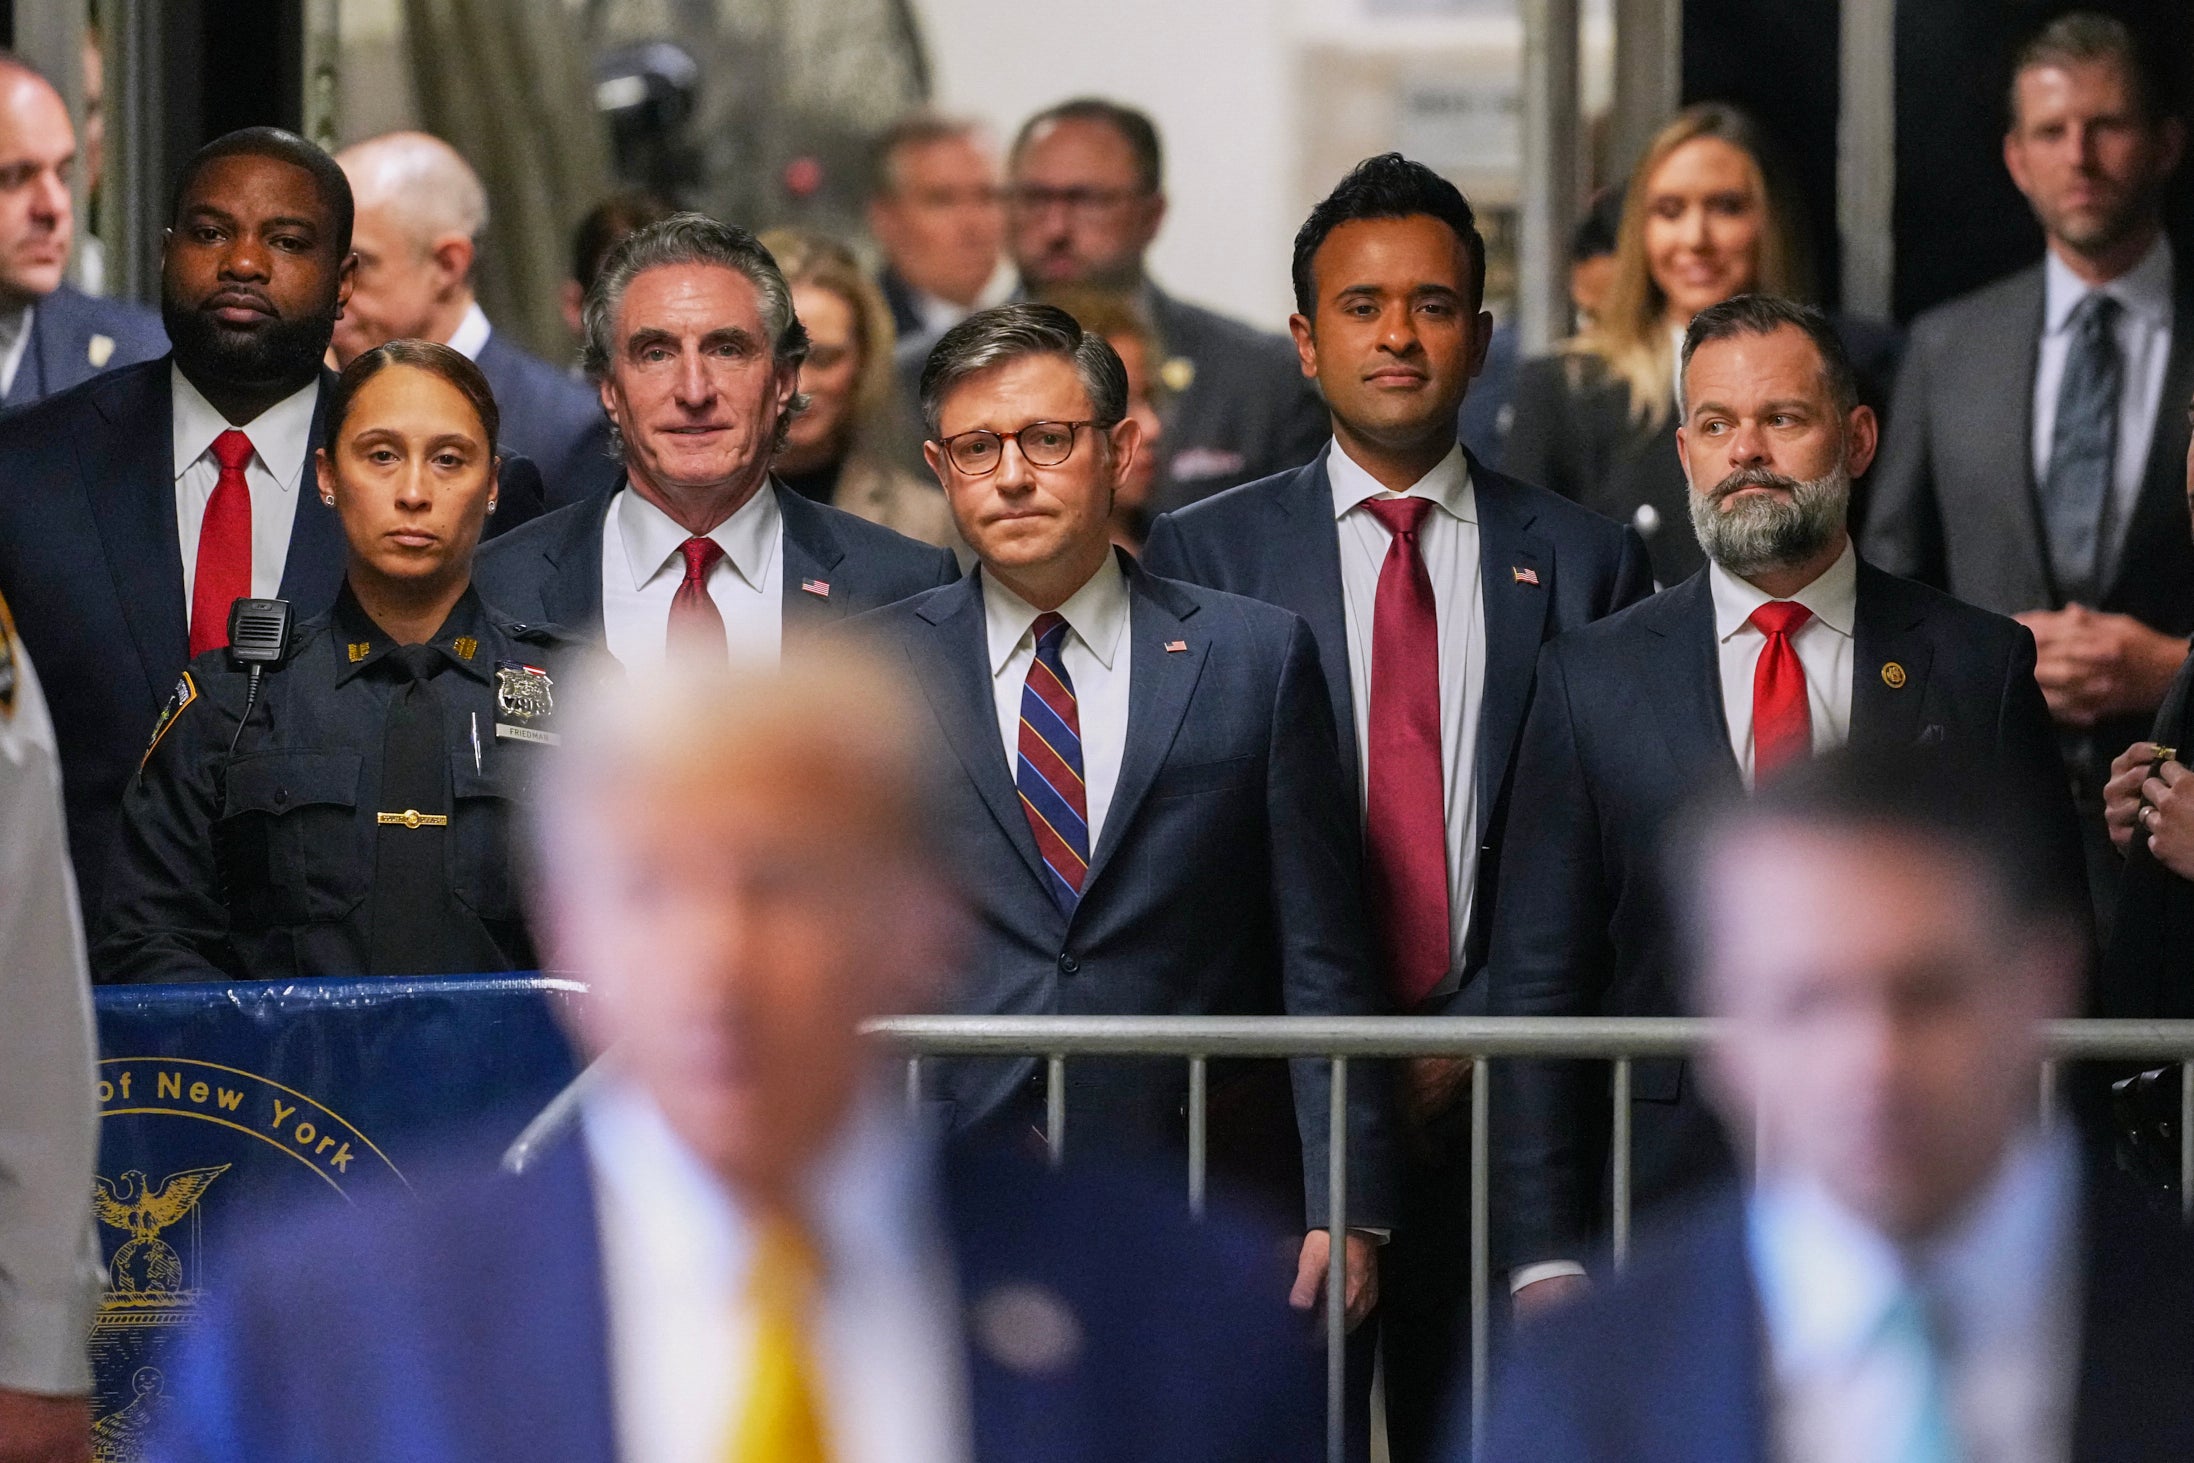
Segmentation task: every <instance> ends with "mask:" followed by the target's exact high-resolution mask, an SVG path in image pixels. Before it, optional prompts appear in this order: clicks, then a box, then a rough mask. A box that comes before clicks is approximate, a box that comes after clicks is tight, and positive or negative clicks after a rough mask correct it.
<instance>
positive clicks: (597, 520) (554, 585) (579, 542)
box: [541, 479, 625, 635]
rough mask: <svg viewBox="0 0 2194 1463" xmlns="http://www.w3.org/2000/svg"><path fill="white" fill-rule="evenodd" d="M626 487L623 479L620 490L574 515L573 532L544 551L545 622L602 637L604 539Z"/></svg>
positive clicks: (604, 496)
mask: <svg viewBox="0 0 2194 1463" xmlns="http://www.w3.org/2000/svg"><path fill="white" fill-rule="evenodd" d="M624 487H625V483H624V481H623V480H622V479H620V480H619V481H618V484H617V487H616V488H613V489H611V490H610V491H609V492H607V493H604V494H603V495H602V496H601V497H599V498H596V499H594V500H592V501H591V502H590V503H589V504H588V505H587V506H586V507H585V508H583V509H581V510H580V511H578V512H576V513H574V514H572V516H571V527H570V530H569V531H568V532H566V533H565V534H564V536H563V538H562V539H561V540H560V541H558V542H556V543H552V544H549V545H547V546H545V547H544V548H543V549H542V550H541V557H542V558H543V559H544V560H545V561H547V564H548V572H547V573H546V574H545V575H543V576H542V580H541V618H542V619H544V620H546V621H548V622H549V623H550V624H552V625H559V626H562V627H563V628H564V629H567V630H573V631H577V632H579V633H582V634H590V635H600V634H601V633H602V535H603V534H604V533H606V532H607V531H608V523H609V511H610V508H611V506H612V505H613V504H615V503H616V501H617V494H618V492H619V490H621V489H623V488H624Z"/></svg>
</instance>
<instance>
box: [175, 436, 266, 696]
mask: <svg viewBox="0 0 2194 1463" xmlns="http://www.w3.org/2000/svg"><path fill="white" fill-rule="evenodd" d="M251 450H252V449H251V438H249V437H247V436H245V435H244V434H243V433H242V432H239V431H237V430H236V429H235V428H234V427H231V428H229V429H228V430H227V431H225V432H223V433H222V434H221V435H220V436H218V437H216V438H214V439H213V460H214V461H215V462H218V463H219V464H221V475H220V477H218V478H217V479H215V480H214V484H213V495H212V496H211V497H209V498H207V499H206V516H205V517H204V518H203V519H201V520H199V524H198V567H197V570H196V572H195V573H194V574H193V575H192V577H191V586H190V653H191V654H192V655H193V656H197V655H202V654H204V653H205V652H206V651H208V650H211V649H213V648H214V647H215V646H216V645H226V644H228V643H229V606H230V605H231V604H233V603H235V602H236V601H237V600H240V599H249V598H251V484H249V483H247V482H246V481H245V480H244V464H246V463H248V462H250V461H251Z"/></svg>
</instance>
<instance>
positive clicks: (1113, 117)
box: [1006, 97, 1166, 291]
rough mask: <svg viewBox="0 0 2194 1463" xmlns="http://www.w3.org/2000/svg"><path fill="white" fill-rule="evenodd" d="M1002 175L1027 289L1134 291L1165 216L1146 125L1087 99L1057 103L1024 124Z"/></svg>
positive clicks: (1158, 160)
mask: <svg viewBox="0 0 2194 1463" xmlns="http://www.w3.org/2000/svg"><path fill="white" fill-rule="evenodd" d="M1006 170H1007V175H1008V177H1007V188H1006V222H1007V235H1008V238H1009V240H1010V241H1011V244H1012V248H1013V262H1014V265H1015V266H1016V267H1017V268H1018V269H1019V270H1020V272H1021V280H1022V283H1023V284H1024V285H1026V286H1027V287H1028V288H1029V289H1030V290H1032V291H1034V290H1037V289H1040V288H1041V287H1043V286H1045V285H1056V284H1088V285H1098V286H1101V287H1107V288H1123V287H1127V286H1132V285H1137V284H1140V283H1141V282H1142V277H1143V251H1144V250H1146V249H1148V248H1149V247H1150V241H1151V240H1152V239H1154V238H1156V237H1157V236H1158V225H1159V224H1161V223H1163V222H1164V221H1165V216H1166V196H1165V191H1164V185H1163V181H1162V179H1163V176H1164V158H1163V156H1162V155H1161V153H1160V151H1159V146H1158V129H1157V127H1156V126H1154V125H1153V124H1152V122H1151V120H1150V118H1148V117H1146V116H1144V115H1143V114H1142V113H1141V112H1138V111H1136V110H1135V109H1134V108H1133V107H1124V106H1121V105H1120V104H1119V103H1117V102H1108V101H1103V100H1101V99H1098V98H1095V97H1080V98H1077V99H1075V100H1074V101H1070V102H1061V103H1060V104H1059V105H1058V106H1056V107H1052V108H1050V109H1049V110H1047V111H1042V112H1038V113H1037V114H1036V115H1035V116H1033V117H1031V118H1030V119H1029V120H1028V121H1027V122H1026V123H1024V124H1023V125H1022V127H1021V131H1020V135H1018V136H1017V137H1015V138H1014V139H1013V155H1012V157H1011V158H1010V159H1009V160H1008V162H1007V169H1006Z"/></svg>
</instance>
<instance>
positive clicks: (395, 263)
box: [333, 132, 617, 508]
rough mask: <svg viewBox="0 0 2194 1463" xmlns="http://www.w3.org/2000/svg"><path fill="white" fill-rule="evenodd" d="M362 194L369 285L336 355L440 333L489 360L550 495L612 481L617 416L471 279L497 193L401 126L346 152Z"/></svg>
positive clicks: (446, 341)
mask: <svg viewBox="0 0 2194 1463" xmlns="http://www.w3.org/2000/svg"><path fill="white" fill-rule="evenodd" d="M335 160H336V161H337V162H339V163H341V164H342V166H343V172H344V173H345V175H347V176H348V177H349V179H350V186H351V191H352V193H353V195H354V196H355V197H356V198H357V200H358V224H357V229H356V235H355V237H356V247H357V251H358V288H357V290H356V292H355V293H354V294H353V295H352V296H351V302H350V307H349V308H348V309H347V310H345V311H344V312H343V318H342V319H341V320H340V321H338V322H336V326H335V344H334V348H333V354H334V357H335V364H336V365H338V366H345V365H348V364H350V362H351V361H352V360H353V359H354V358H355V357H357V356H360V355H363V354H364V353H365V352H367V351H369V350H371V349H373V348H374V347H375V346H377V345H380V344H382V343H383V342H386V341H391V340H400V339H407V338H409V339H417V340H431V341H435V342H437V343H438V344H441V345H446V346H448V347H449V348H450V349H452V350H454V351H456V352H458V353H459V354H460V355H463V356H466V357H468V358H470V359H471V360H472V361H473V363H474V364H476V365H478V366H479V368H480V371H481V374H483V375H485V376H486V377H487V378H488V385H489V386H490V387H492V388H493V389H494V391H495V404H496V405H497V406H498V407H500V408H501V409H502V413H503V440H502V443H501V444H500V445H501V446H502V447H503V448H504V450H506V451H509V452H517V453H522V454H523V455H525V456H527V457H530V458H532V459H533V460H534V461H535V462H536V463H538V464H539V465H540V468H541V480H542V485H543V487H544V488H545V489H546V490H547V499H548V503H547V505H548V506H549V507H551V508H557V507H561V506H563V505H564V504H566V503H576V502H578V501H579V500H580V499H582V498H586V497H591V496H592V495H593V494H595V493H597V492H600V491H602V490H604V489H606V488H608V487H610V486H611V484H612V483H614V482H615V481H616V478H617V463H616V460H615V459H614V458H613V457H612V456H611V454H610V450H609V419H608V418H607V417H605V416H604V415H603V414H602V407H601V404H600V403H599V402H597V401H596V400H595V398H594V393H593V392H592V391H590V390H588V389H587V387H586V386H585V385H584V384H582V383H581V382H578V381H575V380H573V379H572V378H571V377H570V376H569V375H567V374H566V373H565V372H564V371H562V370H561V369H559V368H558V367H556V366H553V365H551V364H549V363H548V362H547V361H544V360H542V359H540V358H539V357H538V356H534V355H531V354H529V353H527V351H526V350H525V349H524V348H523V347H521V346H519V345H518V344H517V343H516V342H514V341H512V340H511V339H510V338H509V337H508V336H506V335H504V334H502V333H501V332H499V331H497V330H496V329H495V328H494V327H493V326H492V325H490V324H489V323H488V317H487V315H486V313H485V312H484V311H482V310H481V308H480V302H479V300H478V299H477V298H475V296H474V294H473V287H472V275H473V266H474V264H475V263H476V262H477V261H478V258H479V252H480V236H481V234H482V233H483V232H484V231H485V230H486V228H487V225H488V199H487V192H486V190H485V189H483V188H482V187H481V186H480V175H479V174H477V173H475V172H474V171H473V170H472V167H471V165H470V164H469V163H467V162H466V161H465V160H464V158H463V157H462V156H461V155H460V154H459V153H458V151H457V149H455V148H453V147H451V146H450V145H449V144H448V143H446V142H444V141H442V140H441V139H440V138H439V137H431V136H429V135H428V134H426V133H424V132H390V133H386V134H384V135H382V136H380V137H374V138H369V139H367V140H366V141H364V142H360V143H356V144H354V145H352V146H350V147H347V148H345V149H343V151H341V152H339V153H337V154H336V158H335Z"/></svg>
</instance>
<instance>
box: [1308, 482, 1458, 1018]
mask: <svg viewBox="0 0 2194 1463" xmlns="http://www.w3.org/2000/svg"><path fill="white" fill-rule="evenodd" d="M1326 477H1327V480H1328V481H1330V482H1331V483H1332V485H1333V516H1334V521H1335V524H1336V527H1337V531H1338V532H1339V534H1340V539H1341V609H1342V618H1343V620H1344V621H1345V622H1346V625H1347V630H1348V687H1349V700H1350V704H1351V705H1353V706H1354V708H1355V712H1356V768H1357V772H1358V773H1359V774H1360V775H1359V777H1358V779H1357V791H1358V792H1359V794H1361V798H1360V801H1359V807H1358V812H1359V813H1362V812H1364V811H1365V810H1366V808H1367V807H1368V801H1369V798H1370V795H1371V644H1372V630H1373V624H1374V621H1375V619H1376V616H1377V611H1378V602H1379V570H1380V568H1381V566H1382V565H1384V564H1385V563H1386V554H1387V546H1388V545H1389V544H1390V543H1391V542H1392V541H1393V535H1392V534H1390V533H1388V532H1387V528H1386V525H1385V524H1383V523H1381V522H1380V521H1379V520H1378V518H1377V517H1376V516H1374V515H1373V514H1372V512H1371V510H1370V509H1368V508H1365V507H1364V506H1363V505H1364V504H1365V503H1367V502H1370V501H1371V500H1372V499H1375V498H1382V499H1392V498H1398V497H1417V498H1430V499H1431V500H1432V503H1433V509H1432V511H1431V512H1430V513H1427V514H1426V515H1425V521H1424V527H1423V528H1421V529H1420V530H1419V531H1418V534H1417V552H1418V553H1419V555H1421V556H1422V557H1423V559H1424V563H1425V573H1426V574H1427V575H1428V576H1430V578H1431V580H1432V603H1433V608H1434V612H1435V614H1437V616H1438V617H1439V642H1440V644H1439V657H1440V786H1441V788H1442V790H1443V792H1444V794H1445V797H1446V800H1447V809H1446V812H1447V819H1446V822H1447V909H1448V948H1449V958H1450V964H1449V966H1448V972H1447V975H1446V976H1445V977H1443V978H1442V980H1441V982H1440V984H1439V985H1437V986H1435V987H1433V989H1432V991H1431V994H1432V995H1434V996H1442V995H1447V994H1449V993H1451V992H1453V991H1454V990H1455V988H1456V986H1457V984H1458V983H1459V982H1460V981H1461V979H1462V968H1463V945H1464V942H1465V941H1466V940H1467V939H1468V938H1469V934H1470V914H1471V897H1472V895H1473V894H1474V893H1475V892H1476V890H1477V886H1478V778H1477V768H1478V718H1479V713H1480V712H1481V711H1482V709H1483V708H1484V704H1485V686H1486V617H1485V592H1484V585H1483V583H1482V582H1481V581H1482V578H1483V573H1482V570H1483V566H1482V564H1481V563H1480V559H1479V554H1478V494H1477V489H1476V488H1475V487H1474V486H1473V485H1472V483H1471V481H1470V464H1469V461H1468V459H1466V458H1465V457H1464V456H1463V450H1462V448H1460V447H1457V448H1455V449H1454V450H1453V451H1451V452H1449V453H1448V455H1447V456H1446V457H1443V458H1441V459H1440V461H1439V463H1438V464H1437V465H1436V466H1435V467H1434V468H1433V469H1432V470H1431V471H1430V472H1428V473H1426V474H1425V475H1424V476H1423V477H1422V478H1419V479H1418V480H1417V481H1416V482H1415V483H1412V484H1411V485H1410V488H1409V491H1408V492H1407V493H1390V492H1388V491H1387V490H1386V489H1385V488H1384V487H1382V486H1381V485H1380V484H1379V481H1378V479H1376V478H1374V477H1373V476H1372V475H1371V474H1370V473H1368V472H1366V471H1364V469H1363V468H1361V467H1359V466H1358V465H1357V464H1356V463H1355V461H1354V460H1352V459H1351V458H1350V457H1349V455H1348V454H1347V453H1346V452H1344V451H1342V450H1341V444H1340V443H1339V442H1338V441H1336V442H1335V443H1334V444H1333V445H1332V447H1331V448H1330V449H1328V451H1327V452H1326Z"/></svg>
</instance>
